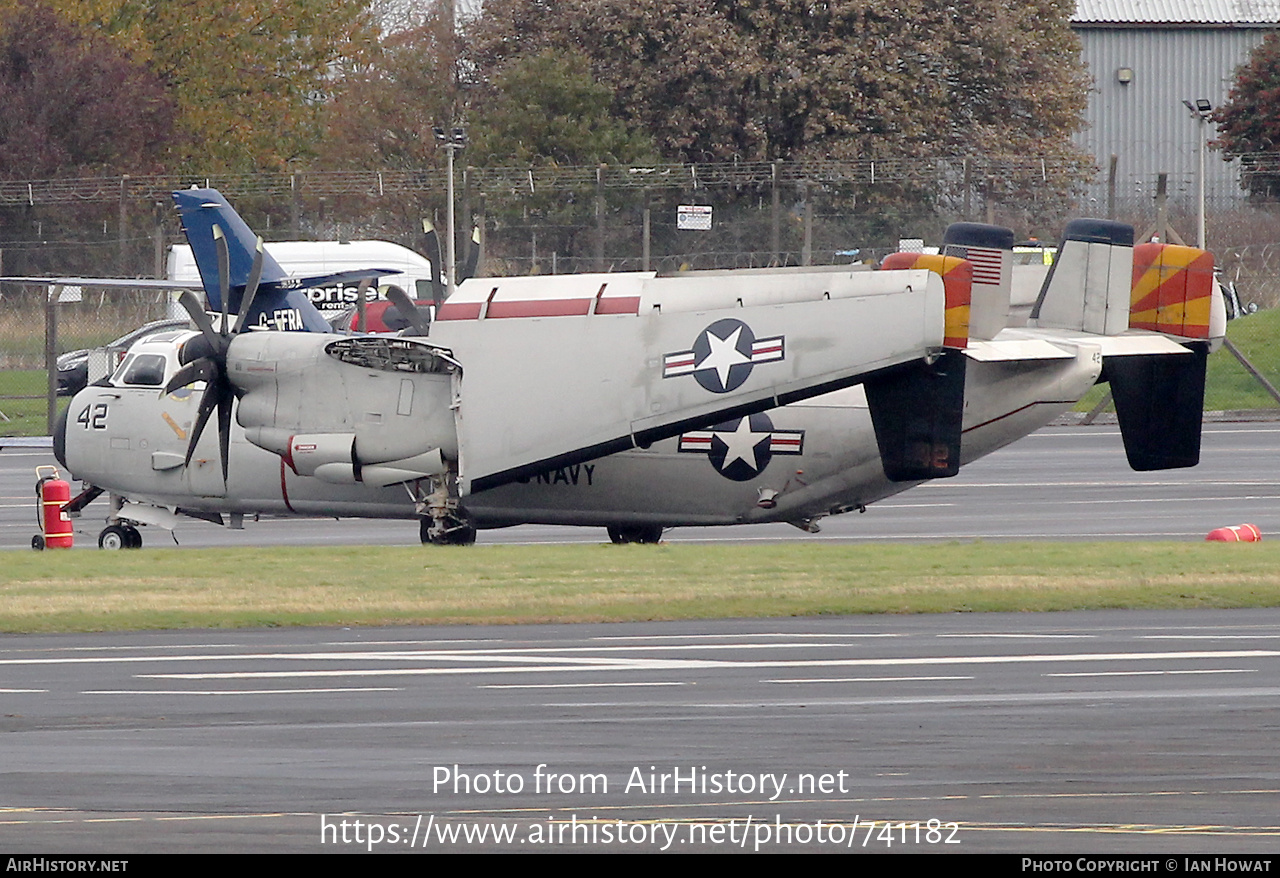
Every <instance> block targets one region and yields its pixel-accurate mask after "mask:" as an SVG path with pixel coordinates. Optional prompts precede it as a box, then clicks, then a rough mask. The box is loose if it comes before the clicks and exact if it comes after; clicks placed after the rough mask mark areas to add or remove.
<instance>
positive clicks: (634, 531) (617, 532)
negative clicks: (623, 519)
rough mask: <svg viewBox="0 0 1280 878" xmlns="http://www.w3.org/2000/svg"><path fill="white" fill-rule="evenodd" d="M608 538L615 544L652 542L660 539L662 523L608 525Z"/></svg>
mask: <svg viewBox="0 0 1280 878" xmlns="http://www.w3.org/2000/svg"><path fill="white" fill-rule="evenodd" d="M606 530H608V531H609V539H610V540H612V541H613V543H614V544H615V545H619V546H621V545H623V544H625V543H646V544H653V543H658V542H661V541H662V525H660V524H617V525H610V526H609V527H608V528H606Z"/></svg>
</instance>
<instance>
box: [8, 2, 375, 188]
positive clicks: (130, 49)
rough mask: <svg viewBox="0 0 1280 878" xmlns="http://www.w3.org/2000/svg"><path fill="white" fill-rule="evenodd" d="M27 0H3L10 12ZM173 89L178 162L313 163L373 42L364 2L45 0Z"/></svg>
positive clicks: (251, 166) (236, 166)
mask: <svg viewBox="0 0 1280 878" xmlns="http://www.w3.org/2000/svg"><path fill="white" fill-rule="evenodd" d="M27 4H28V0H0V10H2V9H6V8H9V9H12V8H21V7H23V6H25V5H27ZM44 5H46V6H47V7H48V8H50V9H52V10H54V11H55V12H56V13H57V14H58V15H59V16H60V17H61V18H62V19H63V20H65V21H66V22H69V23H70V24H73V25H75V26H77V27H78V28H79V29H80V30H81V31H82V32H84V33H86V34H95V35H97V36H99V37H102V38H105V39H106V40H108V41H110V42H111V43H112V44H113V45H114V46H115V47H116V48H117V49H118V50H120V51H122V52H124V53H126V54H127V56H128V57H130V58H132V59H133V60H134V61H135V62H136V63H139V64H142V65H145V66H146V68H147V69H148V70H150V71H151V73H152V74H154V75H155V76H157V77H159V78H160V80H161V81H162V82H163V83H164V86H165V88H166V90H167V91H168V94H169V97H170V99H171V100H172V102H173V104H174V106H175V108H176V117H175V126H176V127H177V129H178V131H179V132H180V133H181V134H182V135H183V136H182V139H181V140H180V147H179V150H178V152H177V154H176V155H175V163H176V165H177V166H178V167H179V168H181V169H184V170H189V171H195V172H199V173H202V174H209V173H216V172H243V171H252V170H265V169H280V168H284V167H285V166H287V165H288V163H289V162H291V161H293V160H295V159H299V158H304V157H309V156H310V155H311V154H312V152H313V151H314V148H315V144H316V142H317V140H318V138H319V133H320V119H321V116H322V112H323V107H324V105H325V103H326V102H327V101H328V100H329V99H330V97H331V95H332V92H333V90H334V89H335V87H336V84H337V83H338V82H339V81H340V79H341V77H342V75H343V74H344V72H345V71H346V70H347V69H349V68H350V67H351V66H352V65H353V64H356V63H358V61H359V59H360V58H361V56H362V55H363V53H365V52H367V51H368V50H369V49H370V48H371V47H372V46H373V45H374V44H375V36H376V33H377V29H376V24H375V23H374V21H373V19H372V16H371V15H370V14H369V11H368V4H367V2H366V0H222V2H219V3H187V2H182V0H44Z"/></svg>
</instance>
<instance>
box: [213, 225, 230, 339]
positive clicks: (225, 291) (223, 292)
mask: <svg viewBox="0 0 1280 878" xmlns="http://www.w3.org/2000/svg"><path fill="white" fill-rule="evenodd" d="M213 243H214V246H215V248H216V249H217V251H218V296H219V298H221V299H222V323H221V324H219V326H218V331H219V332H220V333H221V334H222V337H223V338H226V337H227V334H228V331H227V313H228V309H229V308H230V305H228V300H229V299H230V298H231V254H230V253H228V252H227V236H226V235H225V234H223V232H222V226H219V225H214V227H213Z"/></svg>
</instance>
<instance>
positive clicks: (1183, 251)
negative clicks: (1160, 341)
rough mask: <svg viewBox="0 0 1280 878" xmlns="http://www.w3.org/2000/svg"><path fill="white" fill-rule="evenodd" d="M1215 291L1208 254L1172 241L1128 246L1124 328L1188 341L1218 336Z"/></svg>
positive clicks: (1210, 257) (1221, 310)
mask: <svg viewBox="0 0 1280 878" xmlns="http://www.w3.org/2000/svg"><path fill="white" fill-rule="evenodd" d="M1221 295H1222V294H1221V292H1220V291H1219V289H1218V285H1217V283H1215V282H1214V279H1213V254H1212V253H1210V252H1208V251H1207V250H1201V249H1199V248H1197V247H1183V246H1180V245H1177V244H1139V245H1138V246H1137V247H1134V248H1133V293H1132V296H1131V298H1130V304H1129V328H1130V329H1147V330H1151V331H1152V332H1162V333H1165V334H1167V335H1174V336H1178V337H1180V338H1188V339H1208V338H1213V337H1217V336H1220V335H1222V334H1223V332H1224V331H1225V326H1219V325H1218V323H1219V321H1218V320H1216V319H1214V315H1215V314H1218V313H1220V312H1223V308H1222V306H1221V304H1218V305H1217V307H1216V308H1215V301H1214V300H1215V298H1219V299H1220V298H1221Z"/></svg>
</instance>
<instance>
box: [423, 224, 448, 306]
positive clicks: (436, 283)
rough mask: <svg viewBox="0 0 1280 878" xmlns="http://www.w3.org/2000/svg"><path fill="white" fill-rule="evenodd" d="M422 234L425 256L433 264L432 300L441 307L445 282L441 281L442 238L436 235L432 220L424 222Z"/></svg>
mask: <svg viewBox="0 0 1280 878" xmlns="http://www.w3.org/2000/svg"><path fill="white" fill-rule="evenodd" d="M422 232H423V239H422V249H423V251H424V252H423V255H424V256H426V257H427V259H428V260H429V261H430V262H431V300H432V301H433V302H435V304H436V307H439V306H440V304H441V303H442V302H443V301H444V282H443V281H442V280H441V279H440V264H441V262H440V236H439V235H438V234H436V227H435V226H433V225H432V224H431V220H426V219H424V220H423V221H422Z"/></svg>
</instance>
